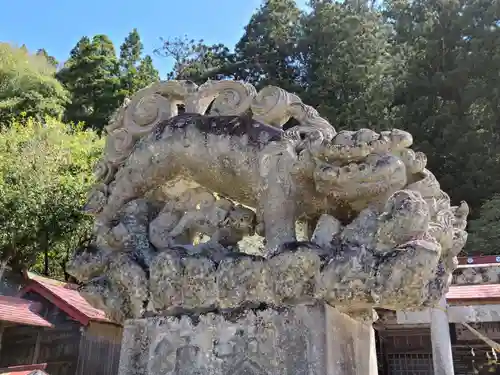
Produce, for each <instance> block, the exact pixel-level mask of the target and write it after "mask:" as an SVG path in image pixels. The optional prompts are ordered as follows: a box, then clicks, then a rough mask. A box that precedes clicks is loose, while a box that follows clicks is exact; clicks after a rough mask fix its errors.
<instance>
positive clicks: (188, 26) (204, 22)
mask: <svg viewBox="0 0 500 375" xmlns="http://www.w3.org/2000/svg"><path fill="white" fill-rule="evenodd" d="M305 1H306V0H298V3H299V4H304V3H305ZM260 4H261V0H163V1H162V0H142V1H141V0H85V1H72V0H43V1H40V0H0V9H1V11H0V41H3V42H10V43H13V44H17V45H19V46H20V45H22V44H23V43H24V44H26V46H27V47H28V49H29V50H30V51H35V50H37V49H39V48H45V49H46V50H47V51H48V53H49V54H51V55H53V56H54V57H56V58H57V59H58V60H59V61H64V60H66V58H67V57H68V54H69V51H70V50H71V48H73V46H74V45H75V44H76V42H77V41H78V40H79V39H80V38H81V37H82V36H85V35H86V36H93V35H95V34H106V35H108V36H109V37H110V38H111V40H112V41H113V42H114V44H115V47H116V48H118V47H119V45H120V44H121V43H122V42H123V39H124V38H125V37H126V35H127V34H128V33H129V31H131V30H132V29H133V28H134V27H136V28H137V29H138V30H139V33H140V35H141V38H142V41H143V43H144V52H145V53H150V54H152V53H153V50H154V49H155V48H157V47H159V46H160V45H161V42H160V39H159V38H160V37H164V38H167V37H175V36H182V35H184V34H187V35H188V37H189V38H193V39H204V40H205V41H206V42H207V43H218V42H222V43H225V44H226V45H228V46H230V47H232V46H233V45H234V44H235V43H236V42H237V41H238V40H239V38H240V36H241V35H242V33H243V27H244V26H245V25H246V24H247V22H248V20H249V19H250V16H251V14H252V13H253V12H254V11H255V9H257V8H258V7H259V5H260ZM154 60H155V65H156V67H157V68H158V69H159V70H160V72H161V73H162V75H164V74H165V73H166V72H168V70H169V69H170V66H171V62H169V61H167V60H166V59H164V58H161V57H154Z"/></svg>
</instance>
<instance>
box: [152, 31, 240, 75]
mask: <svg viewBox="0 0 500 375" xmlns="http://www.w3.org/2000/svg"><path fill="white" fill-rule="evenodd" d="M162 42H163V45H162V47H161V48H159V49H157V50H156V51H155V52H156V53H157V54H159V55H160V56H163V57H166V58H169V59H172V60H173V62H174V66H173V69H172V71H171V72H169V73H168V76H167V78H168V79H187V80H191V81H193V82H196V83H198V84H202V83H204V82H205V81H206V80H207V79H216V80H220V79H224V78H230V77H232V76H233V75H234V72H235V69H236V66H237V65H236V64H235V61H234V55H233V54H232V53H231V52H230V51H229V49H228V48H227V47H226V46H224V45H223V44H214V45H208V44H205V42H204V41H203V40H199V41H195V40H194V39H188V37H187V36H184V37H182V38H181V37H176V38H172V39H162Z"/></svg>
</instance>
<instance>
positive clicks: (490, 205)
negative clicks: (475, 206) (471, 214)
mask: <svg viewBox="0 0 500 375" xmlns="http://www.w3.org/2000/svg"><path fill="white" fill-rule="evenodd" d="M499 223H500V194H495V195H494V196H493V197H492V198H491V199H489V200H487V201H486V202H485V203H484V204H483V205H482V206H481V210H480V213H479V217H478V218H477V219H474V220H471V221H470V222H469V232H470V233H469V237H468V239H467V245H466V248H465V250H466V251H467V252H468V253H469V254H470V253H480V254H492V255H496V254H498V249H499V248H500V224H499Z"/></svg>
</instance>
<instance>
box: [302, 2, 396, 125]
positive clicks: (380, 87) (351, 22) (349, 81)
mask: <svg viewBox="0 0 500 375" xmlns="http://www.w3.org/2000/svg"><path fill="white" fill-rule="evenodd" d="M310 8H311V10H310V11H309V12H307V13H305V14H304V15H303V16H302V22H301V29H302V31H301V33H300V34H301V39H300V41H299V51H300V54H299V56H300V67H301V69H302V77H301V79H302V85H303V87H304V89H305V93H304V94H303V95H302V96H303V98H304V100H306V101H307V102H308V103H310V104H312V105H314V106H315V107H316V108H317V109H318V110H319V111H320V112H321V113H322V114H323V115H324V116H326V117H327V118H328V119H329V120H330V121H331V123H332V125H334V126H335V127H336V128H338V129H346V128H347V129H358V128H363V127H364V128H366V127H370V128H375V129H377V128H378V129H380V128H387V127H388V126H389V124H388V119H389V116H388V113H387V112H388V111H387V107H388V104H389V103H390V101H391V99H392V87H393V85H394V82H393V81H394V80H393V79H392V77H391V74H392V69H393V58H392V56H391V55H390V50H389V49H390V45H389V43H388V37H389V29H388V27H387V25H386V24H385V23H384V22H383V19H382V17H381V14H380V13H379V12H378V11H377V10H376V9H371V8H369V7H368V6H365V4H363V3H361V2H359V1H345V2H335V1H321V0H313V1H311V2H310Z"/></svg>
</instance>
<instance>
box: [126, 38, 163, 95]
mask: <svg viewBox="0 0 500 375" xmlns="http://www.w3.org/2000/svg"><path fill="white" fill-rule="evenodd" d="M143 49H144V46H143V44H142V42H141V37H140V35H139V32H138V31H137V29H133V30H132V31H131V32H130V33H129V35H128V36H127V37H126V38H125V41H124V42H123V44H122V45H121V46H120V69H121V89H122V95H123V96H128V97H130V96H131V95H133V94H134V93H135V92H136V91H137V90H139V89H142V88H143V87H146V86H147V85H149V84H151V83H152V82H155V81H158V80H159V78H160V77H159V73H158V71H157V70H156V69H155V67H154V65H153V60H152V59H151V56H149V55H146V56H145V57H144V58H141V55H142V51H143Z"/></svg>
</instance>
